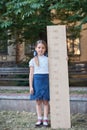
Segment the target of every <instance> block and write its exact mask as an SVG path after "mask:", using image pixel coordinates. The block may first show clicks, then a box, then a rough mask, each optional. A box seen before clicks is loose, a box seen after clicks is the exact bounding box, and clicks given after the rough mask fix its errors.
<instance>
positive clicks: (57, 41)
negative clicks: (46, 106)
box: [47, 25, 71, 129]
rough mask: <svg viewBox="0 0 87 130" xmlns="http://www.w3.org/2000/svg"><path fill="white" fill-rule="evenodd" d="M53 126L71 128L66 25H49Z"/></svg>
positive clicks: (55, 127) (54, 127)
mask: <svg viewBox="0 0 87 130" xmlns="http://www.w3.org/2000/svg"><path fill="white" fill-rule="evenodd" d="M47 40H48V57H49V78H50V81H49V82H50V111H51V127H52V128H53V129H57V128H70V127H71V123H70V104H69V83H68V66H67V48H66V27H65V26H64V25H60V26H47Z"/></svg>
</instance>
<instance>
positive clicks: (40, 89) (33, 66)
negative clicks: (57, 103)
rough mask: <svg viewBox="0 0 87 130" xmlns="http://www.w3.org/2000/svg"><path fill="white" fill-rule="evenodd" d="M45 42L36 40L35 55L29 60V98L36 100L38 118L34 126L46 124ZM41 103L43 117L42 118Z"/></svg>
mask: <svg viewBox="0 0 87 130" xmlns="http://www.w3.org/2000/svg"><path fill="white" fill-rule="evenodd" d="M46 50H47V44H46V43H45V41H43V40H39V41H37V42H36V46H35V51H36V52H37V55H35V57H34V58H32V59H31V60H30V62H29V66H30V74H29V84H30V99H31V100H36V111H37V117H38V120H37V122H36V124H35V126H41V125H43V126H46V127H47V126H48V125H49V124H48V110H49V100H50V96H49V71H48V57H46V56H45V53H46ZM42 105H43V107H44V108H43V110H44V114H43V118H42Z"/></svg>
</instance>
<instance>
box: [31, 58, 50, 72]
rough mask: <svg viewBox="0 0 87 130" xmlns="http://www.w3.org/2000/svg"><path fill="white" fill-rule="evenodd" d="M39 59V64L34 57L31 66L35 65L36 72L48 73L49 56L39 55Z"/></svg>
mask: <svg viewBox="0 0 87 130" xmlns="http://www.w3.org/2000/svg"><path fill="white" fill-rule="evenodd" d="M38 60H39V66H37V65H36V63H35V59H34V58H32V59H31V60H30V61H29V67H30V66H33V67H34V74H48V73H49V71H48V57H46V56H44V55H43V56H38Z"/></svg>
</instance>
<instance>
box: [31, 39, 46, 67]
mask: <svg viewBox="0 0 87 130" xmlns="http://www.w3.org/2000/svg"><path fill="white" fill-rule="evenodd" d="M40 43H41V44H43V45H44V46H45V48H46V50H47V44H46V42H45V41H44V40H38V41H37V42H36V44H35V47H37V45H38V44H40ZM34 59H35V63H36V65H37V66H39V59H38V55H36V56H35V57H34Z"/></svg>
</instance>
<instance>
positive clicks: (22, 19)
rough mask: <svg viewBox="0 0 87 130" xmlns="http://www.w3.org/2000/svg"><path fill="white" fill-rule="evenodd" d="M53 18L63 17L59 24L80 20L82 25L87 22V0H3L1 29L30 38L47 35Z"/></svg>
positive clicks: (0, 20)
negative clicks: (47, 28)
mask: <svg viewBox="0 0 87 130" xmlns="http://www.w3.org/2000/svg"><path fill="white" fill-rule="evenodd" d="M53 9H54V10H55V13H53V12H52V10H53ZM54 18H57V19H60V22H59V23H58V24H65V25H67V26H69V23H74V24H73V25H72V28H73V27H74V26H76V25H77V22H79V26H78V27H79V29H80V28H81V25H82V24H85V23H87V0H83V1H82V0H52V1H49V0H9V1H8V0H3V1H0V29H5V30H6V29H7V30H8V29H10V30H11V31H12V32H13V33H14V32H15V33H16V34H17V35H18V34H21V35H22V36H23V37H24V38H25V39H30V40H31V42H34V41H35V40H36V39H38V38H43V37H42V35H44V37H45V38H46V36H45V35H46V26H47V25H53V23H52V20H53V19H54ZM78 27H76V29H77V28H78ZM70 30H71V29H70Z"/></svg>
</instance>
